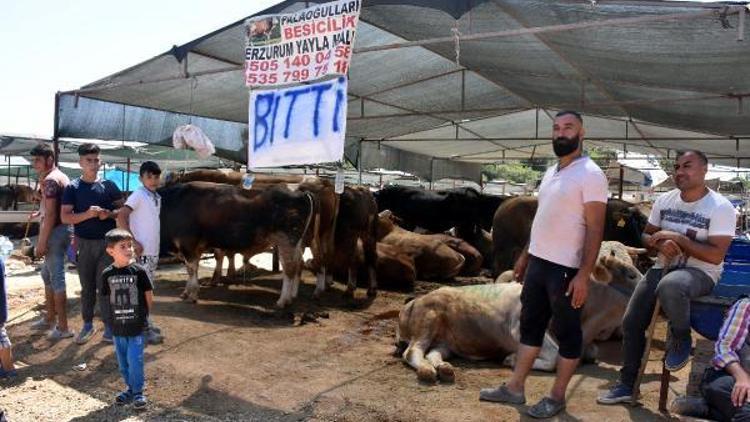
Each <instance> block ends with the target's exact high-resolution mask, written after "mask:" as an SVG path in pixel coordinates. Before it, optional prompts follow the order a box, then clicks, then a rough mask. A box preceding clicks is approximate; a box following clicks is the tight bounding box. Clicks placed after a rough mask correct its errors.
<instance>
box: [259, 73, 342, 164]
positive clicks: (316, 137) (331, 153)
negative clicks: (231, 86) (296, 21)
mask: <svg viewBox="0 0 750 422" xmlns="http://www.w3.org/2000/svg"><path fill="white" fill-rule="evenodd" d="M346 87H347V80H346V78H345V77H343V76H341V77H339V78H336V79H331V80H328V81H325V82H317V83H314V84H309V85H302V86H296V87H293V88H283V89H274V90H263V91H261V90H254V91H251V92H250V110H249V111H250V115H249V118H248V128H249V130H248V133H249V140H248V148H247V150H248V161H247V163H248V167H250V168H256V167H276V166H284V165H293V164H314V163H328V162H332V161H339V160H341V158H342V157H343V155H344V134H345V133H346V109H347V102H346Z"/></svg>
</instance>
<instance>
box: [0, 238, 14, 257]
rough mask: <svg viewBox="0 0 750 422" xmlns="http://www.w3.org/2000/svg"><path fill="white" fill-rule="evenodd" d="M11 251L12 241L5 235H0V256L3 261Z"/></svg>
mask: <svg viewBox="0 0 750 422" xmlns="http://www.w3.org/2000/svg"><path fill="white" fill-rule="evenodd" d="M11 252H13V243H12V242H11V241H10V239H8V238H7V237H5V236H0V258H2V260H3V262H5V260H6V259H8V257H9V256H10V253H11Z"/></svg>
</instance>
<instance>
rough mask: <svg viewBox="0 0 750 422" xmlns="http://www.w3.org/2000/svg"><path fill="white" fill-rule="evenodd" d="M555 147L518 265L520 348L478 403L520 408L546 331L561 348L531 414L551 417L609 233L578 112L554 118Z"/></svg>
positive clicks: (571, 364) (602, 187)
mask: <svg viewBox="0 0 750 422" xmlns="http://www.w3.org/2000/svg"><path fill="white" fill-rule="evenodd" d="M552 131H553V141H552V146H553V149H554V152H555V155H557V156H558V157H559V161H558V163H557V164H555V165H554V166H552V167H551V168H549V169H548V170H547V172H546V173H545V174H544V177H543V178H542V182H541V184H540V185H539V206H538V209H537V212H536V216H535V217H534V222H533V224H532V226H531V238H530V242H529V246H528V248H527V249H526V250H525V251H524V252H523V254H522V255H521V257H520V258H519V259H518V261H517V262H516V265H515V268H514V272H515V274H516V279H517V280H523V290H522V292H521V318H520V331H521V339H520V343H521V344H520V346H519V348H518V352H517V355H516V356H517V358H516V365H515V368H514V369H513V376H512V377H511V379H510V380H509V381H508V383H507V384H503V385H501V386H500V387H498V388H485V389H482V391H481V392H480V393H479V398H480V400H487V401H494V402H501V403H511V404H523V403H525V402H526V397H525V395H524V386H525V383H526V377H527V376H528V374H529V372H530V371H531V368H532V366H533V364H534V360H535V359H536V357H537V356H538V355H539V351H540V348H541V346H542V341H543V339H544V334H545V332H546V330H547V327H548V324H549V322H550V318H551V319H552V325H551V326H550V327H549V328H550V329H551V331H552V332H553V333H554V334H555V336H556V338H557V339H558V342H559V346H560V348H559V353H560V357H559V359H558V362H557V377H556V378H555V383H554V385H553V386H552V389H551V391H550V394H549V396H548V397H544V398H543V399H542V400H541V401H540V402H539V403H537V404H535V405H534V406H531V407H530V408H529V409H528V411H527V412H528V414H529V415H530V416H533V417H536V418H548V417H552V416H554V415H556V414H557V413H559V412H560V411H561V410H563V409H564V408H565V391H566V389H567V387H568V383H569V382H570V378H571V377H572V376H573V373H574V372H575V370H576V367H577V366H578V361H579V358H580V356H581V348H582V333H581V307H582V306H583V304H584V303H585V301H586V296H587V295H588V287H589V282H590V281H589V276H590V275H591V271H592V270H593V268H594V265H595V264H596V259H597V256H598V254H599V247H600V246H601V242H602V237H603V234H604V216H605V211H606V207H607V187H608V184H607V178H606V176H605V175H604V173H603V172H602V170H601V169H600V168H599V167H598V166H597V165H596V164H595V163H594V162H593V161H592V160H591V159H590V158H589V157H587V156H585V155H583V153H582V151H583V148H582V141H583V135H584V129H583V119H582V118H581V116H580V114H578V113H576V112H573V111H561V112H559V113H557V115H556V116H555V120H554V124H553V128H552Z"/></svg>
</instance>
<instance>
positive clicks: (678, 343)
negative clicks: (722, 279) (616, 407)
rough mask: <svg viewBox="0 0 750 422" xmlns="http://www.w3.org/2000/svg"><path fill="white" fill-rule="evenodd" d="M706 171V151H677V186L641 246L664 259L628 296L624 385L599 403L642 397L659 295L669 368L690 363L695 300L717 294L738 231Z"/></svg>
mask: <svg viewBox="0 0 750 422" xmlns="http://www.w3.org/2000/svg"><path fill="white" fill-rule="evenodd" d="M707 172H708V159H707V158H706V155H705V154H703V153H702V152H700V151H695V150H690V151H684V152H680V153H678V154H677V159H676V161H675V165H674V175H673V177H674V182H675V185H676V186H677V189H674V190H671V191H669V192H667V193H665V194H663V195H661V196H660V197H659V198H658V199H657V200H656V202H654V207H653V209H652V211H651V216H650V217H649V219H648V224H647V225H646V229H645V231H644V233H643V243H644V244H645V245H646V246H647V247H648V248H649V249H652V250H656V251H657V252H658V253H659V256H660V257H659V262H658V263H657V264H656V265H654V268H652V269H650V270H649V271H648V272H647V273H646V274H645V275H644V276H643V279H641V281H640V282H639V283H638V286H637V287H636V288H635V291H634V292H633V296H631V298H630V302H629V303H628V308H627V310H626V311H625V316H624V317H623V321H622V327H623V350H624V356H623V367H622V369H621V370H620V381H619V382H618V383H616V384H615V385H614V386H613V387H612V388H610V389H609V390H608V391H607V392H605V393H604V394H602V395H601V396H599V398H598V399H597V402H598V403H600V404H615V403H623V402H630V401H631V400H637V399H638V398H637V397H632V396H633V387H634V384H635V380H636V377H637V375H638V369H639V367H640V364H641V359H642V357H643V353H644V348H645V345H646V336H645V332H646V329H647V328H648V325H649V323H650V322H651V316H652V314H653V312H654V307H655V306H656V300H657V298H658V299H659V303H660V305H661V308H662V309H663V310H664V314H665V315H666V316H667V319H668V320H669V331H668V339H667V354H666V356H665V360H664V364H665V367H666V368H667V370H669V371H676V370H678V369H680V368H682V367H684V366H685V365H686V364H687V362H688V360H689V359H690V348H691V345H692V338H691V336H690V300H691V299H693V298H696V297H699V296H705V295H707V294H709V293H711V291H712V290H713V288H714V285H715V284H716V281H717V280H718V279H719V276H720V275H721V271H722V268H723V262H724V255H726V252H727V249H729V245H730V244H731V242H732V237H733V236H734V232H735V213H734V208H733V207H732V204H731V203H730V202H729V201H728V200H727V199H726V198H724V197H723V196H721V195H720V194H718V193H716V192H714V191H712V190H711V189H709V188H708V187H707V186H706V181H705V178H706V173H707Z"/></svg>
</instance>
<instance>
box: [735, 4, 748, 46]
mask: <svg viewBox="0 0 750 422" xmlns="http://www.w3.org/2000/svg"><path fill="white" fill-rule="evenodd" d="M745 11H746V8H745V7H742V8H741V9H740V17H739V24H738V25H737V41H744V40H745Z"/></svg>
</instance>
